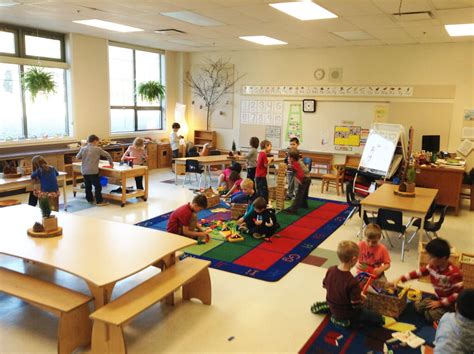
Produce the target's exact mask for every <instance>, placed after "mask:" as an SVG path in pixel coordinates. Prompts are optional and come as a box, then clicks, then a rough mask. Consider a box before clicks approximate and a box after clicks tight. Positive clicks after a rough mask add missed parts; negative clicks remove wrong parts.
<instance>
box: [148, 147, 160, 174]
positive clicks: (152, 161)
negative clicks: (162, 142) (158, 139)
mask: <svg viewBox="0 0 474 354" xmlns="http://www.w3.org/2000/svg"><path fill="white" fill-rule="evenodd" d="M146 154H147V166H148V169H149V170H153V169H155V168H158V146H157V144H155V143H148V144H146Z"/></svg>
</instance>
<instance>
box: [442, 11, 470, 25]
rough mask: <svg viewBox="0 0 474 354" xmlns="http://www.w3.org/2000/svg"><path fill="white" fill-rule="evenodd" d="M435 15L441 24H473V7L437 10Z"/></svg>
mask: <svg viewBox="0 0 474 354" xmlns="http://www.w3.org/2000/svg"><path fill="white" fill-rule="evenodd" d="M436 15H437V17H438V18H439V19H440V20H441V22H442V23H443V24H457V23H472V22H474V7H471V8H466V9H453V10H439V11H437V12H436Z"/></svg>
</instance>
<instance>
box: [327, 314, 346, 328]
mask: <svg viewBox="0 0 474 354" xmlns="http://www.w3.org/2000/svg"><path fill="white" fill-rule="evenodd" d="M331 322H332V323H333V324H334V325H335V326H338V327H342V328H349V327H350V326H351V321H350V320H341V319H337V318H335V317H334V316H331Z"/></svg>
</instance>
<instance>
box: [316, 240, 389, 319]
mask: <svg viewBox="0 0 474 354" xmlns="http://www.w3.org/2000/svg"><path fill="white" fill-rule="evenodd" d="M358 256H359V247H358V246H357V244H356V243H355V242H352V241H342V242H340V243H339V245H338V246H337V257H338V258H339V260H340V261H341V263H340V264H339V265H338V266H332V267H330V268H329V269H328V270H327V272H326V277H325V278H324V280H323V287H324V288H325V289H326V290H327V294H326V301H324V302H316V303H315V304H313V306H311V312H313V313H315V314H325V313H330V314H331V322H332V323H334V324H335V325H336V326H341V327H344V328H347V327H350V326H357V325H360V324H362V323H366V324H369V325H376V326H382V325H384V323H385V320H384V319H383V317H382V316H381V315H379V314H377V313H375V312H373V311H371V310H368V309H366V308H364V307H362V302H363V295H362V294H361V288H360V285H359V282H358V281H357V279H356V278H354V277H353V276H352V273H351V269H352V267H354V266H355V264H356V263H357V259H358Z"/></svg>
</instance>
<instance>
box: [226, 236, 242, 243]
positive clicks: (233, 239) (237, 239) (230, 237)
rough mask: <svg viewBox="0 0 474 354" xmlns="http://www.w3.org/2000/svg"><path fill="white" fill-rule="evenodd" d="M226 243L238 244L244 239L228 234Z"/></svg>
mask: <svg viewBox="0 0 474 354" xmlns="http://www.w3.org/2000/svg"><path fill="white" fill-rule="evenodd" d="M226 239H227V241H228V242H240V241H243V240H244V238H243V237H242V235H240V234H230V235H229V236H227V237H226Z"/></svg>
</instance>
